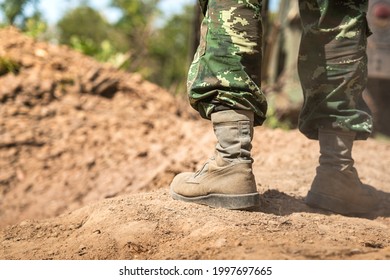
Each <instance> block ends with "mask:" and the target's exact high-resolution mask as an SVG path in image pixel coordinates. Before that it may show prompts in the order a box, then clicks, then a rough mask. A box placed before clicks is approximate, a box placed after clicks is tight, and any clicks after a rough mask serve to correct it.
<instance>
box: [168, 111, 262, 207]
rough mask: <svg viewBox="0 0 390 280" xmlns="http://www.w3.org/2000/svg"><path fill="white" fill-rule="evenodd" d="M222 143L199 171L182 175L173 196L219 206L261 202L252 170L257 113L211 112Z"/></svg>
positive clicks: (171, 190) (172, 186)
mask: <svg viewBox="0 0 390 280" xmlns="http://www.w3.org/2000/svg"><path fill="white" fill-rule="evenodd" d="M211 121H212V123H213V127H214V132H215V135H216V136H217V140H218V143H217V145H216V148H215V155H214V156H213V157H211V158H210V159H209V160H208V161H207V162H206V163H205V164H204V165H203V167H202V168H201V169H200V170H199V171H197V172H195V173H190V172H185V173H180V174H178V175H177V176H176V177H175V178H174V179H173V181H172V183H171V186H170V192H171V196H172V197H173V198H174V199H177V200H182V201H185V202H194V203H199V204H205V205H208V206H211V207H216V208H219V207H221V208H227V209H249V208H252V207H255V206H257V205H258V204H259V193H258V192H257V189H256V182H255V177H254V175H253V172H252V162H253V159H252V157H251V154H250V152H251V149H252V145H251V141H252V137H253V112H249V111H243V110H226V111H220V112H215V113H213V114H211Z"/></svg>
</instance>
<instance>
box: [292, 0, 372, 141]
mask: <svg viewBox="0 0 390 280" xmlns="http://www.w3.org/2000/svg"><path fill="white" fill-rule="evenodd" d="M367 2H368V0H360V1H358V0H299V5H300V15H301V20H302V24H303V36H302V41H301V47H300V53H299V58H298V71H299V76H300V80H301V84H302V88H303V93H304V104H303V108H302V111H301V115H300V119H299V128H300V130H301V132H302V133H303V134H305V135H306V136H307V137H308V138H311V139H317V138H318V128H320V127H325V128H337V129H341V130H347V131H355V132H356V133H357V136H356V138H357V139H366V138H367V137H368V136H369V134H370V133H371V128H372V119H371V116H370V115H369V114H368V113H367V112H365V111H364V110H362V109H360V108H359V102H363V101H362V99H361V95H362V92H363V90H364V88H365V85H366V79H367V56H366V44H367V34H368V33H369V30H368V27H367V23H366V10H367Z"/></svg>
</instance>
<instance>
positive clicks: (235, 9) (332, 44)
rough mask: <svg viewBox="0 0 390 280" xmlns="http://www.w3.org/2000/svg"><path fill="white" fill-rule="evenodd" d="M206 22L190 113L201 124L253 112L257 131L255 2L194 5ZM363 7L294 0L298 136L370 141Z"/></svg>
mask: <svg viewBox="0 0 390 280" xmlns="http://www.w3.org/2000/svg"><path fill="white" fill-rule="evenodd" d="M199 1H200V2H199V3H200V5H201V7H202V11H203V12H204V13H205V17H204V19H203V22H202V27H201V40H200V45H199V47H198V50H197V53H196V54H195V57H194V60H193V62H192V64H191V67H190V69H189V73H188V81H187V86H188V94H189V99H190V104H191V106H192V107H193V108H194V109H196V110H197V111H198V112H199V113H200V115H201V116H202V117H204V118H207V119H210V115H211V113H212V112H214V111H219V110H225V109H227V108H234V109H244V110H251V111H253V112H254V113H255V125H261V124H262V123H263V121H264V120H265V116H266V111H267V101H266V98H265V96H264V94H263V93H262V91H261V89H260V85H261V83H260V77H261V73H260V66H261V58H262V57H261V55H262V48H261V46H262V24H261V16H260V15H261V0H258V1H256V0H199ZM367 2H368V1H367V0H362V1H353V0H343V1H341V0H340V1H336V0H333V1H332V0H322V1H320V0H300V1H299V5H300V14H301V18H302V23H303V28H304V32H303V37H302V41H301V48H300V54H299V58H298V62H299V74H300V79H301V84H302V88H303V92H304V105H303V108H302V111H301V115H300V119H299V128H300V130H301V132H302V133H303V134H305V135H306V136H307V137H308V138H311V139H317V138H318V135H317V134H318V128H319V127H325V128H328V127H329V128H337V129H342V130H351V131H356V132H357V137H356V138H357V139H365V138H367V137H368V136H369V134H370V133H371V127H372V120H371V116H370V115H369V114H368V113H366V112H365V111H364V110H361V109H360V108H358V107H359V104H363V103H364V102H363V101H362V98H361V94H362V91H363V89H364V87H365V84H366V76H367V73H366V72H367V70H366V68H367V58H366V53H365V49H366V37H367V35H368V33H369V30H368V27H367V23H366V17H365V16H366V10H367Z"/></svg>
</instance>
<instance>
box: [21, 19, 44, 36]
mask: <svg viewBox="0 0 390 280" xmlns="http://www.w3.org/2000/svg"><path fill="white" fill-rule="evenodd" d="M46 30H47V24H46V22H44V21H42V20H41V19H40V18H39V17H31V18H29V19H27V20H26V26H25V30H24V33H25V34H27V35H28V36H31V37H33V38H38V37H39V36H41V35H42V34H43V33H44V32H45V31H46Z"/></svg>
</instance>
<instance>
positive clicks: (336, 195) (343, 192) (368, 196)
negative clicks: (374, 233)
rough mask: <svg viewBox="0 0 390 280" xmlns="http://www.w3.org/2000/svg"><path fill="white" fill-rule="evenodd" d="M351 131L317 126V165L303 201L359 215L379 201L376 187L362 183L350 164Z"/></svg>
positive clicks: (327, 208) (366, 211) (339, 211)
mask: <svg viewBox="0 0 390 280" xmlns="http://www.w3.org/2000/svg"><path fill="white" fill-rule="evenodd" d="M355 135H356V134H355V133H354V132H344V131H336V130H326V129H320V130H319V143H320V158H319V163H320V165H319V166H318V167H317V170H316V171H317V174H316V176H315V178H314V181H313V183H312V185H311V188H310V191H309V192H308V194H307V197H306V204H308V205H309V206H312V207H316V208H322V209H326V210H330V211H333V212H336V213H339V214H343V215H361V214H367V213H369V212H372V211H373V210H375V208H376V207H377V206H378V204H379V198H378V197H377V192H376V190H375V189H374V188H373V187H371V186H368V185H364V184H363V183H362V182H361V181H360V179H359V176H358V173H357V171H356V169H355V168H354V167H353V164H354V160H353V159H352V155H351V154H352V145H353V141H354V139H355Z"/></svg>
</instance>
